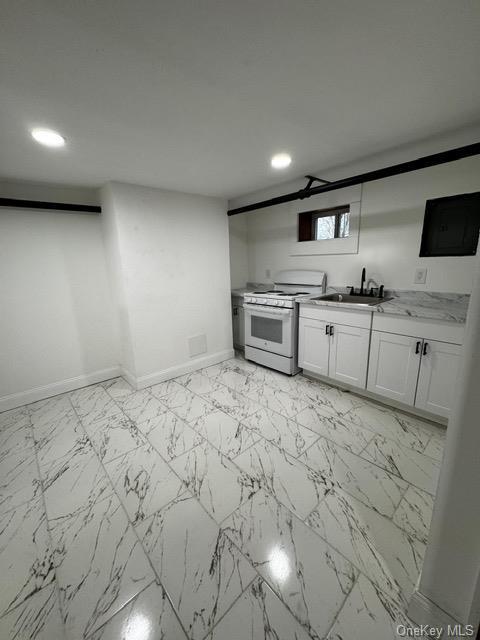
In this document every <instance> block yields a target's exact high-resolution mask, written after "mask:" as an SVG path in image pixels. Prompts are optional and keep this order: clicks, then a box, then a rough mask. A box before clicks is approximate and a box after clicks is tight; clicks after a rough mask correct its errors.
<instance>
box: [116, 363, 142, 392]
mask: <svg viewBox="0 0 480 640" xmlns="http://www.w3.org/2000/svg"><path fill="white" fill-rule="evenodd" d="M120 375H121V376H122V377H124V378H125V380H126V381H127V382H128V383H129V384H131V385H132V387H133V388H134V389H138V386H137V379H136V377H135V376H134V375H133V373H132V372H131V371H129V370H128V369H125V367H122V368H121V369H120Z"/></svg>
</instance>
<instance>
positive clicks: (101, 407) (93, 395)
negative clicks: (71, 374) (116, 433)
mask: <svg viewBox="0 0 480 640" xmlns="http://www.w3.org/2000/svg"><path fill="white" fill-rule="evenodd" d="M69 395H70V400H71V402H72V405H73V408H74V409H75V411H76V412H77V414H78V416H79V417H80V419H81V421H82V423H83V425H84V426H88V425H90V424H92V423H93V422H96V421H97V420H101V419H102V418H111V417H112V416H114V415H116V414H117V413H120V409H119V407H118V405H117V404H116V403H115V402H114V401H113V400H112V398H111V397H110V396H109V395H108V393H107V392H106V391H105V389H104V388H103V387H102V386H101V385H92V386H90V387H84V388H83V389H77V391H72V392H71V393H70V394H69Z"/></svg>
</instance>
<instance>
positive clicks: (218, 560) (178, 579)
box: [137, 494, 256, 640]
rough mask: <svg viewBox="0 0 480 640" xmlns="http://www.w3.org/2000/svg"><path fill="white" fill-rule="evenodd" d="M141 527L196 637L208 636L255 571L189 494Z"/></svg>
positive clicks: (191, 634)
mask: <svg viewBox="0 0 480 640" xmlns="http://www.w3.org/2000/svg"><path fill="white" fill-rule="evenodd" d="M137 532H138V534H139V536H140V538H141V540H142V543H143V546H144V548H145V550H146V552H147V554H148V555H149V557H150V559H151V561H152V563H153V566H154V568H155V571H156V573H157V575H158V578H159V580H160V582H161V584H162V585H163V586H164V587H165V590H166V591H167V593H168V595H169V596H170V599H171V601H172V603H173V606H174V607H175V609H176V611H177V613H178V615H179V618H180V620H181V622H182V624H183V627H184V629H185V630H186V631H187V634H188V636H189V638H192V639H193V640H201V639H202V638H204V637H205V635H206V634H207V633H208V632H209V631H210V630H211V628H212V627H213V626H214V624H215V623H216V622H217V620H219V619H220V618H221V617H222V616H223V614H224V613H225V612H226V611H227V609H228V608H229V607H230V606H231V605H232V604H233V602H235V600H236V599H237V598H238V596H239V595H240V594H241V593H242V591H244V590H245V588H246V587H247V586H248V585H249V584H250V582H251V581H252V580H253V578H254V577H255V576H256V574H255V571H254V570H253V568H252V567H251V566H250V565H249V563H248V562H247V561H246V560H245V558H243V556H242V555H241V554H240V553H239V552H238V550H237V549H236V548H235V547H234V545H232V543H231V542H230V540H229V539H228V538H227V537H226V536H224V535H223V534H222V533H221V531H220V529H219V527H218V526H217V525H216V524H215V522H214V521H213V520H212V519H211V518H210V516H209V515H207V513H206V512H205V511H204V510H203V508H202V507H201V506H200V504H199V503H198V501H197V500H196V498H193V497H192V496H190V495H189V494H185V495H184V496H182V497H180V498H177V499H176V500H174V501H173V502H171V503H170V504H169V505H167V506H166V507H164V508H163V509H161V510H160V511H159V512H157V513H156V514H155V515H154V516H152V517H151V518H149V519H148V520H146V521H145V522H143V523H141V524H140V525H138V527H137ZM232 640H233V639H232Z"/></svg>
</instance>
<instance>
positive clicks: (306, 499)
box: [235, 440, 332, 519]
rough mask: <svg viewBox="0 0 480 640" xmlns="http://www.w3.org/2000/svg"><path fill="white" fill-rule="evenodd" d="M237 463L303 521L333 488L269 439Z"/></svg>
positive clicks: (248, 451) (236, 459)
mask: <svg viewBox="0 0 480 640" xmlns="http://www.w3.org/2000/svg"><path fill="white" fill-rule="evenodd" d="M235 464H236V465H238V466H239V467H240V469H242V470H243V471H245V473H246V474H247V475H248V476H250V477H251V478H252V479H253V480H254V481H255V482H256V483H257V484H258V485H260V486H261V487H262V488H263V489H265V490H266V491H268V492H269V493H271V494H272V495H273V496H275V498H276V499H277V500H278V501H279V502H281V503H282V504H283V505H285V506H286V507H287V508H288V509H290V510H291V511H293V513H295V514H296V515H297V516H298V517H299V518H301V519H303V518H306V517H307V516H308V514H309V513H310V512H311V511H312V510H313V509H315V507H316V506H317V504H318V503H319V501H320V500H322V498H323V496H324V495H325V493H326V492H327V491H329V490H330V489H331V486H332V483H331V482H328V481H327V482H325V480H324V478H323V477H322V476H321V475H320V474H317V473H316V472H315V471H313V470H312V469H310V468H308V467H307V466H305V465H304V464H303V463H302V462H299V461H298V460H297V459H296V458H293V457H292V456H290V455H288V453H286V452H285V451H284V450H282V449H279V448H278V447H276V446H275V445H274V444H272V443H271V442H268V441H267V440H261V441H259V442H257V443H256V444H255V445H253V446H252V447H250V449H247V450H246V451H244V452H243V453H242V454H240V455H239V456H238V457H237V458H235Z"/></svg>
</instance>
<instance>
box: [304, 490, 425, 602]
mask: <svg viewBox="0 0 480 640" xmlns="http://www.w3.org/2000/svg"><path fill="white" fill-rule="evenodd" d="M306 523H307V524H308V525H309V526H310V527H311V528H312V529H313V530H314V531H315V532H317V533H318V535H319V536H321V537H322V538H323V539H324V540H325V541H326V542H328V543H329V544H331V545H332V546H333V547H335V549H337V551H339V552H340V553H341V554H342V555H343V556H345V557H346V558H348V560H350V562H351V563H352V564H354V565H355V566H356V567H357V568H358V569H360V571H362V572H363V573H364V574H365V575H367V576H368V577H369V578H370V580H372V582H374V583H375V584H376V585H377V586H378V587H379V588H380V589H382V590H383V591H385V592H386V593H388V594H389V595H390V596H391V597H392V598H394V599H395V600H396V601H397V602H399V603H403V604H406V603H407V602H408V599H409V598H410V596H411V595H412V593H413V590H414V587H415V583H416V581H417V578H418V576H419V574H420V570H421V566H422V561H423V555H424V551H425V548H424V545H423V544H422V543H421V542H419V541H418V540H416V539H414V538H412V537H411V536H410V535H409V534H407V533H405V531H403V530H402V529H399V528H398V527H397V526H396V525H395V524H394V523H393V522H392V521H391V520H390V519H388V518H386V517H384V516H382V515H380V514H378V513H377V512H376V511H374V510H373V509H370V508H369V507H366V506H365V505H364V504H363V503H362V502H360V501H359V500H356V499H355V498H352V497H351V496H349V495H348V494H346V493H344V492H343V491H341V490H339V489H337V490H334V491H332V492H331V493H329V494H328V495H327V496H325V500H323V502H321V503H320V504H319V505H318V507H317V508H316V509H315V510H314V511H313V512H312V513H311V514H310V515H309V517H308V518H307V520H306Z"/></svg>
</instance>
